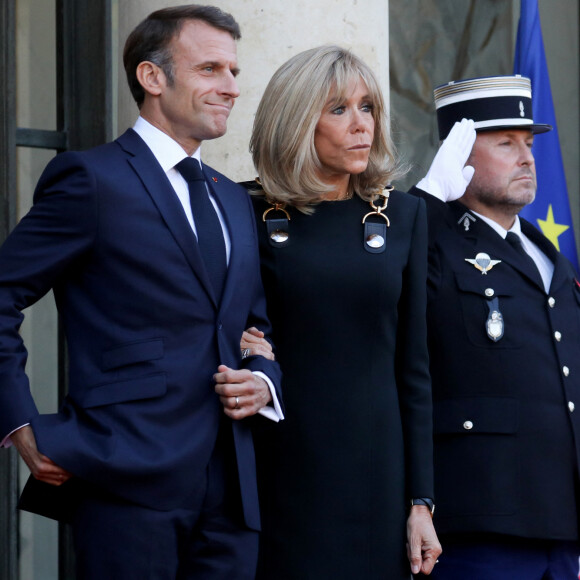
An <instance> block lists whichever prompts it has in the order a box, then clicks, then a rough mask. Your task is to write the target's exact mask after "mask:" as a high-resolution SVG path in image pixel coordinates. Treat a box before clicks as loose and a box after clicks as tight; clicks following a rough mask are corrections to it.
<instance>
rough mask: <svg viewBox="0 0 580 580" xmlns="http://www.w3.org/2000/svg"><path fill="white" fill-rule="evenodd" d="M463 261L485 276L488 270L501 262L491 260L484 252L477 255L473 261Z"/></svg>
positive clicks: (470, 259)
mask: <svg viewBox="0 0 580 580" xmlns="http://www.w3.org/2000/svg"><path fill="white" fill-rule="evenodd" d="M465 261H466V262H469V263H470V264H473V265H474V266H475V267H476V268H477V269H478V270H480V271H481V273H482V274H487V273H488V272H489V270H491V269H492V268H493V267H494V266H495V265H496V264H499V263H500V262H501V260H492V259H491V258H490V257H489V254H486V253H485V252H480V253H479V254H477V255H476V256H475V259H472V258H465Z"/></svg>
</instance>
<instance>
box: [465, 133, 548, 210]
mask: <svg viewBox="0 0 580 580" xmlns="http://www.w3.org/2000/svg"><path fill="white" fill-rule="evenodd" d="M533 141H534V136H533V134H532V133H531V131H528V130H524V129H505V130H501V131H482V132H479V133H478V134H477V139H476V140H475V144H474V146H473V149H472V151H471V155H470V157H469V159H468V161H467V163H468V164H469V165H471V166H473V167H474V168H475V174H474V176H473V179H472V180H471V183H470V184H469V186H468V188H467V191H466V196H467V198H466V200H467V199H473V200H474V201H476V202H478V203H479V204H482V205H483V206H485V207H487V208H491V209H494V210H499V211H505V212H506V213H510V214H512V215H515V214H517V213H518V212H519V211H520V209H521V208H522V207H524V206H525V205H528V204H530V203H532V201H534V198H535V196H536V167H535V164H534V157H533V155H532V150H531V149H532V143H533Z"/></svg>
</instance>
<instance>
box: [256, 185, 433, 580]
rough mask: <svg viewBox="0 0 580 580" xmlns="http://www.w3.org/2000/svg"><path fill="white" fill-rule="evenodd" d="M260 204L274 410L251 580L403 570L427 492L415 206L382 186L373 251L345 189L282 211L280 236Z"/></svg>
mask: <svg viewBox="0 0 580 580" xmlns="http://www.w3.org/2000/svg"><path fill="white" fill-rule="evenodd" d="M269 207H271V206H270V205H269V204H267V203H266V202H265V201H264V200H263V198H258V199H256V200H255V210H256V223H257V227H258V235H259V240H260V252H261V261H262V276H263V282H264V287H265V290H266V298H267V301H268V313H269V317H270V320H271V322H272V326H273V328H274V340H275V344H276V356H277V359H278V361H279V362H280V365H281V367H282V372H283V374H284V379H283V396H284V401H285V405H286V419H285V420H284V421H282V422H281V423H279V424H274V423H270V422H266V421H259V422H258V421H256V431H255V437H254V438H255V444H256V448H257V460H258V478H259V487H260V502H261V513H262V529H263V532H262V536H261V548H260V560H259V565H258V578H259V579H261V580H264V579H266V580H284V579H292V580H308V579H311V580H325V579H329V580H331V579H332V580H341V579H344V580H353V579H357V580H358V579H379V578H381V579H385V580H387V579H388V580H398V579H403V578H404V579H408V578H410V566H409V563H408V560H407V556H406V548H405V544H406V527H405V523H406V518H407V515H408V500H409V498H411V497H424V496H427V497H432V496H433V490H432V448H431V394H430V383H429V376H428V357H427V349H426V329H425V308H426V306H425V304H426V298H425V295H426V286H425V280H426V261H427V258H426V256H427V241H426V218H425V209H424V204H423V202H422V201H420V200H417V199H415V198H413V197H411V196H408V195H407V194H404V193H401V192H397V191H393V192H392V193H391V197H390V201H389V205H388V208H387V210H386V214H387V215H388V217H389V219H390V223H391V225H390V227H389V228H388V233H387V237H386V251H385V252H384V253H379V254H373V253H369V252H367V251H366V250H365V248H364V243H363V225H362V223H361V222H362V218H363V216H364V215H365V214H367V213H368V212H370V211H372V210H371V207H370V205H369V204H368V202H365V201H363V200H361V199H360V198H359V197H358V196H355V197H354V198H353V199H350V200H345V201H340V202H323V203H321V204H319V205H318V206H317V207H316V211H315V213H314V214H313V215H304V214H302V213H300V212H299V211H296V210H295V209H293V208H289V213H290V217H291V219H290V221H289V224H288V228H289V232H288V233H289V240H288V245H287V246H286V247H274V246H272V245H271V243H270V242H269V239H268V235H267V232H266V225H265V224H264V222H263V221H262V215H263V213H264V211H265V210H266V209H268V208H269ZM280 215H281V214H277V217H280ZM381 219H382V218H381ZM379 221H380V220H379Z"/></svg>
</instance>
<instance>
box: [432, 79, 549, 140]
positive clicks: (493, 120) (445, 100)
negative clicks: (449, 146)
mask: <svg viewBox="0 0 580 580" xmlns="http://www.w3.org/2000/svg"><path fill="white" fill-rule="evenodd" d="M433 94H434V96H435V108H436V109H437V124H438V126H439V139H445V137H447V135H448V133H449V131H451V128H452V127H453V125H454V124H455V122H456V121H461V119H473V121H474V123H475V129H476V130H477V131H485V130H488V131H491V130H497V129H510V128H511V129H513V128H515V129H528V130H530V131H531V132H532V133H534V134H535V133H545V132H546V131H551V130H552V126H551V125H545V124H539V123H534V120H533V115H532V83H531V81H530V79H529V78H527V77H523V76H521V75H515V76H497V77H481V78H475V79H465V80H460V81H451V82H449V83H447V84H446V85H441V86H439V87H437V88H436V89H435V90H434V92H433Z"/></svg>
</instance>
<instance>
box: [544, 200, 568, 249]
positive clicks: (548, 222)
mask: <svg viewBox="0 0 580 580" xmlns="http://www.w3.org/2000/svg"><path fill="white" fill-rule="evenodd" d="M538 224H539V225H540V229H541V230H542V233H543V234H544V235H545V236H546V237H547V238H548V239H549V240H550V241H551V242H552V243H553V244H554V246H556V249H557V250H558V252H559V251H560V244H559V243H558V236H560V235H561V234H563V233H564V232H565V231H566V230H567V229H568V228H569V227H570V226H565V225H563V224H557V223H556V222H555V221H554V210H553V209H552V204H550V205H549V206H548V215H547V216H546V219H545V220H541V219H538Z"/></svg>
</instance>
